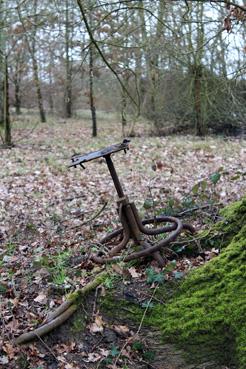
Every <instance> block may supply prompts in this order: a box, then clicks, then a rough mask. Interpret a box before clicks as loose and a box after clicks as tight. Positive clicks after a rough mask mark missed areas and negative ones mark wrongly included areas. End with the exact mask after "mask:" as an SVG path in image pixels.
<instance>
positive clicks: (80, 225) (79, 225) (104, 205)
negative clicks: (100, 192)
mask: <svg viewBox="0 0 246 369" xmlns="http://www.w3.org/2000/svg"><path fill="white" fill-rule="evenodd" d="M107 205H108V202H107V201H106V202H105V203H104V204H103V206H102V207H101V209H99V210H98V212H97V213H96V214H94V215H93V216H92V217H91V218H89V219H87V220H85V221H84V222H83V223H80V224H78V225H75V226H72V227H71V229H76V228H80V227H82V226H83V225H86V224H88V223H90V222H92V221H93V220H94V219H96V218H97V217H98V216H99V215H100V214H101V213H102V212H103V210H104V209H105V208H106V206H107Z"/></svg>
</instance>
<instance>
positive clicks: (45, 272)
mask: <svg viewBox="0 0 246 369" xmlns="http://www.w3.org/2000/svg"><path fill="white" fill-rule="evenodd" d="M71 131H72V132H71ZM78 131H79V134H77V132H78ZM14 132H15V134H16V137H18V134H19V131H18V127H14ZM118 132H119V130H118V129H117V125H116V123H115V125H114V129H112V127H111V126H109V125H108V126H107V125H104V127H103V128H100V130H99V135H100V137H99V138H96V139H93V140H92V139H91V138H90V135H91V132H90V127H89V124H88V122H81V121H78V120H71V121H69V123H67V124H65V125H62V126H61V125H59V124H58V123H53V124H51V125H48V124H46V125H42V126H41V125H40V126H39V127H38V128H37V129H36V131H34V132H33V133H32V135H31V136H30V137H28V138H27V139H26V140H25V141H22V142H20V143H19V144H18V145H17V146H16V147H14V148H13V149H12V150H2V152H1V158H0V163H1V168H2V169H1V173H0V177H1V183H0V273H1V279H0V294H1V302H0V307H1V310H0V319H1V323H0V325H1V331H2V337H1V339H0V367H3V368H9V369H12V368H13V369H14V368H16V367H17V365H18V366H19V367H20V368H21V365H23V367H26V368H34V367H40V368H44V369H46V368H54V367H57V368H65V369H70V368H72V369H73V368H75V369H76V368H81V367H82V366H81V364H76V363H74V362H73V361H72V360H68V355H67V354H68V353H71V354H72V353H73V352H75V351H77V352H81V350H80V348H79V346H78V345H77V344H75V343H74V344H72V343H71V344H70V345H65V346H64V347H63V348H62V347H61V345H55V344H54V345H53V347H51V348H50V350H51V351H52V352H53V354H54V356H55V357H56V360H57V363H56V366H54V364H52V362H51V363H49V360H47V354H44V353H43V352H41V350H40V346H38V344H32V345H29V346H28V347H16V346H15V345H14V338H15V337H16V336H18V335H19V334H20V333H22V332H23V331H24V330H25V329H30V328H31V327H34V326H36V325H37V324H40V323H41V322H42V320H43V318H44V316H45V314H46V312H47V310H48V309H50V308H53V307H54V306H57V305H59V304H60V303H61V302H62V300H63V296H64V295H65V294H66V293H67V292H69V291H71V290H74V289H75V288H77V287H81V286H83V285H85V284H86V283H87V273H88V272H90V270H92V269H93V268H94V269H95V268H97V267H95V266H94V265H92V264H90V263H87V264H85V263H84V259H83V256H84V255H86V254H87V253H88V252H89V250H91V249H92V248H93V247H97V246H96V242H97V241H98V240H100V238H101V237H102V236H103V235H105V234H106V233H107V232H109V231H110V230H112V229H114V228H115V227H116V226H117V224H118V217H117V212H116V209H115V208H116V207H115V199H116V195H115V192H114V187H113V184H112V182H111V179H110V178H109V174H108V171H107V168H106V165H104V163H103V161H102V160H101V161H100V160H99V161H97V162H93V163H88V164H87V165H86V169H85V170H84V171H82V170H80V169H68V168H67V165H68V163H69V159H70V157H71V155H72V154H73V153H74V152H81V153H85V152H89V151H91V150H95V149H99V148H103V147H104V146H108V145H110V144H113V143H117V142H120V141H121V139H122V138H121V137H120V136H119V133H118ZM21 134H22V132H21V130H20V135H21ZM130 148H131V149H130V151H129V152H128V153H127V155H121V154H116V155H115V157H114V162H115V166H116V169H117V171H118V172H119V177H120V178H121V179H122V182H123V186H124V188H125V190H126V193H127V194H128V195H129V196H130V198H131V199H132V200H133V201H135V203H136V204H137V207H138V209H139V211H140V213H141V215H142V216H144V215H146V216H151V215H153V214H155V213H166V214H167V213H168V211H169V212H170V211H171V212H175V211H176V212H177V211H184V210H185V209H187V207H186V206H187V204H188V207H190V209H193V208H195V207H197V208H198V212H197V213H196V214H195V216H194V213H193V212H192V211H191V215H192V216H193V217H192V222H193V224H195V225H196V227H197V228H198V229H201V228H207V227H208V224H209V223H208V222H209V221H211V218H213V215H214V219H212V221H213V220H216V214H217V208H219V207H220V206H223V205H225V204H227V203H229V202H231V201H235V200H237V199H239V198H240V197H241V196H242V195H244V194H245V190H246V185H245V175H246V168H245V163H246V144H245V141H243V140H239V139H226V140H224V139H222V138H206V139H205V140H200V139H198V138H195V137H191V136H185V137H184V136H183V137H176V136H174V137H146V136H143V137H136V138H133V139H132V142H131V144H130ZM184 200H185V201H186V202H185V201H184ZM105 202H107V203H108V205H107V207H106V209H105V210H104V211H103V212H102V213H101V214H100V216H99V217H97V218H96V219H95V220H93V222H91V223H89V224H85V225H83V226H81V227H80V224H81V223H83V222H84V221H85V220H87V219H90V218H91V216H92V215H93V214H95V213H96V212H97V211H98V209H99V208H100V207H102V205H103V204H104V203H105ZM204 204H205V205H208V207H207V208H204V209H202V205H204ZM218 204H219V205H218ZM214 209H215V214H213V211H214ZM182 247H183V246H182V244H181V245H179V249H180V250H181V252H180V255H179V256H178V257H177V258H176V260H175V263H173V264H172V258H171V257H168V258H167V270H165V272H163V271H161V270H160V269H158V267H157V266H156V265H155V264H154V262H152V263H150V265H146V266H144V267H143V266H140V267H129V268H128V270H127V274H128V277H130V278H132V279H133V280H134V281H135V282H134V291H133V293H132V295H133V297H129V298H135V294H136V290H137V289H138V287H139V291H138V293H137V294H138V297H137V298H138V299H139V300H140V301H143V303H144V301H145V300H144V296H145V294H146V288H145V287H141V286H142V285H143V286H145V284H146V281H147V282H148V278H149V282H150V285H151V284H153V286H152V287H154V285H155V283H158V281H162V280H163V278H164V279H166V280H169V279H181V278H183V276H184V275H185V273H187V271H189V270H190V269H191V268H193V267H197V266H199V265H201V264H203V263H204V261H205V260H209V259H211V258H213V257H216V255H217V254H218V252H219V251H218V250H214V249H212V250H211V251H206V253H205V256H204V257H201V256H190V257H187V256H186V255H185V256H182ZM177 250H178V249H177ZM176 252H177V253H178V251H176ZM172 257H174V255H172ZM169 265H171V267H169ZM147 268H150V269H149V274H148V273H147V274H146V269H147ZM151 268H152V269H151ZM115 269H118V272H117V270H115V271H116V273H118V274H121V275H123V274H124V273H125V271H124V270H123V269H122V267H121V266H118V267H115ZM141 298H142V300H141ZM87 328H88V330H89V331H90V333H91V334H93V335H95V336H98V334H102V331H103V330H106V329H108V327H107V324H106V323H105V322H104V321H103V317H102V316H101V315H100V314H99V313H97V315H96V316H95V317H94V321H93V322H91V323H90V325H89V326H88V327H87ZM111 328H112V330H113V331H115V332H116V334H117V335H118V336H120V337H121V339H122V340H125V339H126V337H129V335H130V336H131V334H132V333H131V330H130V328H129V327H127V326H124V325H120V324H118V325H115V326H113V327H110V329H111ZM119 350H120V348H119ZM124 350H125V356H128V360H129V362H131V361H132V362H134V360H139V357H138V356H136V353H134V352H133V351H132V349H131V347H130V346H129V347H125V348H124ZM116 353H117V354H116ZM118 353H119V351H118V348H117V347H114V346H112V344H111V346H110V344H109V345H108V346H107V347H103V346H100V344H99V345H98V347H96V349H95V350H94V351H92V352H90V350H89V351H87V352H86V353H85V352H84V353H83V350H82V352H81V355H82V357H83V358H84V363H86V365H87V364H88V363H98V362H100V361H101V360H104V359H105V358H108V361H106V364H105V365H107V367H109V368H110V367H111V366H112V362H113V360H112V359H113V358H114V354H115V355H118ZM21 363H22V364H21ZM23 363H25V364H23ZM24 365H26V366H24ZM52 365H53V367H52ZM86 365H85V366H84V367H85V368H86ZM119 365H120V364H119ZM94 367H96V366H94Z"/></svg>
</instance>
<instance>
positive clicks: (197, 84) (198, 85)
mask: <svg viewBox="0 0 246 369" xmlns="http://www.w3.org/2000/svg"><path fill="white" fill-rule="evenodd" d="M201 90H202V66H201V65H199V66H195V67H194V110H195V120H196V135H197V136H204V135H205V134H206V127H205V123H204V119H203V114H202V91H201Z"/></svg>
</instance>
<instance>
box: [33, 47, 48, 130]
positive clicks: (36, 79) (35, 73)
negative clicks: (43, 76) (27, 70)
mask: <svg viewBox="0 0 246 369" xmlns="http://www.w3.org/2000/svg"><path fill="white" fill-rule="evenodd" d="M31 58H32V67H33V77H34V83H35V86H36V92H37V99H38V108H39V115H40V120H41V122H42V123H45V122H46V115H45V110H44V104H43V96H42V91H41V85H40V79H39V75H38V62H37V59H36V56H35V53H32V55H31Z"/></svg>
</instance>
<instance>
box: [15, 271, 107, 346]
mask: <svg viewBox="0 0 246 369" xmlns="http://www.w3.org/2000/svg"><path fill="white" fill-rule="evenodd" d="M107 276H108V273H107V272H102V273H100V274H98V275H97V276H96V277H95V278H94V279H93V280H92V281H91V282H89V283H88V284H87V285H86V286H85V287H83V288H81V289H78V290H77V291H75V292H72V293H71V294H70V295H68V298H67V300H66V301H64V302H63V304H61V305H60V306H59V307H58V308H57V309H56V310H55V311H53V312H51V313H48V315H47V317H46V319H45V320H44V322H43V323H42V325H41V326H39V327H38V328H36V329H34V330H33V331H30V332H27V333H23V334H21V335H20V336H19V337H18V338H17V339H16V341H15V342H16V344H18V345H20V344H24V343H27V342H31V341H33V340H35V339H36V338H38V337H42V336H44V335H46V334H47V333H49V332H51V331H53V330H54V329H55V328H57V327H59V326H60V325H61V324H63V323H64V322H65V321H66V320H67V319H68V318H70V316H71V315H72V314H73V313H74V312H75V311H76V310H77V308H78V306H79V305H80V303H81V299H82V298H83V297H84V296H85V295H86V294H88V293H89V292H90V291H92V290H93V289H95V288H96V287H97V286H99V285H100V284H102V283H103V282H104V281H105V279H106V278H107Z"/></svg>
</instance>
